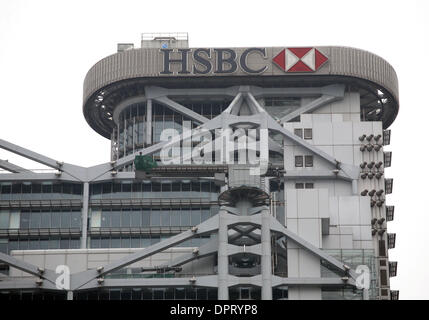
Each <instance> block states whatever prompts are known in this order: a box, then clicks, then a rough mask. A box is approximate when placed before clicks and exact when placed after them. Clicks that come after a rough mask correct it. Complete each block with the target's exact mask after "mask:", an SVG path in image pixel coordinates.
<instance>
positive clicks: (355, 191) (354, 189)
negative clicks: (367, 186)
mask: <svg viewBox="0 0 429 320" xmlns="http://www.w3.org/2000/svg"><path fill="white" fill-rule="evenodd" d="M352 193H353V194H358V181H357V180H356V179H353V181H352Z"/></svg>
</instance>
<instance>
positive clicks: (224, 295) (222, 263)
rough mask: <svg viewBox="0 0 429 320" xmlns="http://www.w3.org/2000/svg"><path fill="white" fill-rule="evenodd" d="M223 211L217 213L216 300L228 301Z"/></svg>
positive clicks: (225, 226)
mask: <svg viewBox="0 0 429 320" xmlns="http://www.w3.org/2000/svg"><path fill="white" fill-rule="evenodd" d="M226 215H227V213H226V211H225V210H221V211H220V212H219V234H218V241H219V250H218V253H217V277H218V293H217V296H218V300H228V299H229V292H228V225H227V220H226V219H225V216H226Z"/></svg>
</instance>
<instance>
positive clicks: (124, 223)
mask: <svg viewBox="0 0 429 320" xmlns="http://www.w3.org/2000/svg"><path fill="white" fill-rule="evenodd" d="M130 216H131V211H130V210H122V213H121V227H125V228H128V227H130V222H131V220H130V218H131V217H130Z"/></svg>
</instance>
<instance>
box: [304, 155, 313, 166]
mask: <svg viewBox="0 0 429 320" xmlns="http://www.w3.org/2000/svg"><path fill="white" fill-rule="evenodd" d="M305 166H306V167H312V166H313V156H305Z"/></svg>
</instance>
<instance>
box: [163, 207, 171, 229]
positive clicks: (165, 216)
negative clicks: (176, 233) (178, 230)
mask: <svg viewBox="0 0 429 320" xmlns="http://www.w3.org/2000/svg"><path fill="white" fill-rule="evenodd" d="M161 226H163V227H169V226H170V209H163V210H162V211H161Z"/></svg>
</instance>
